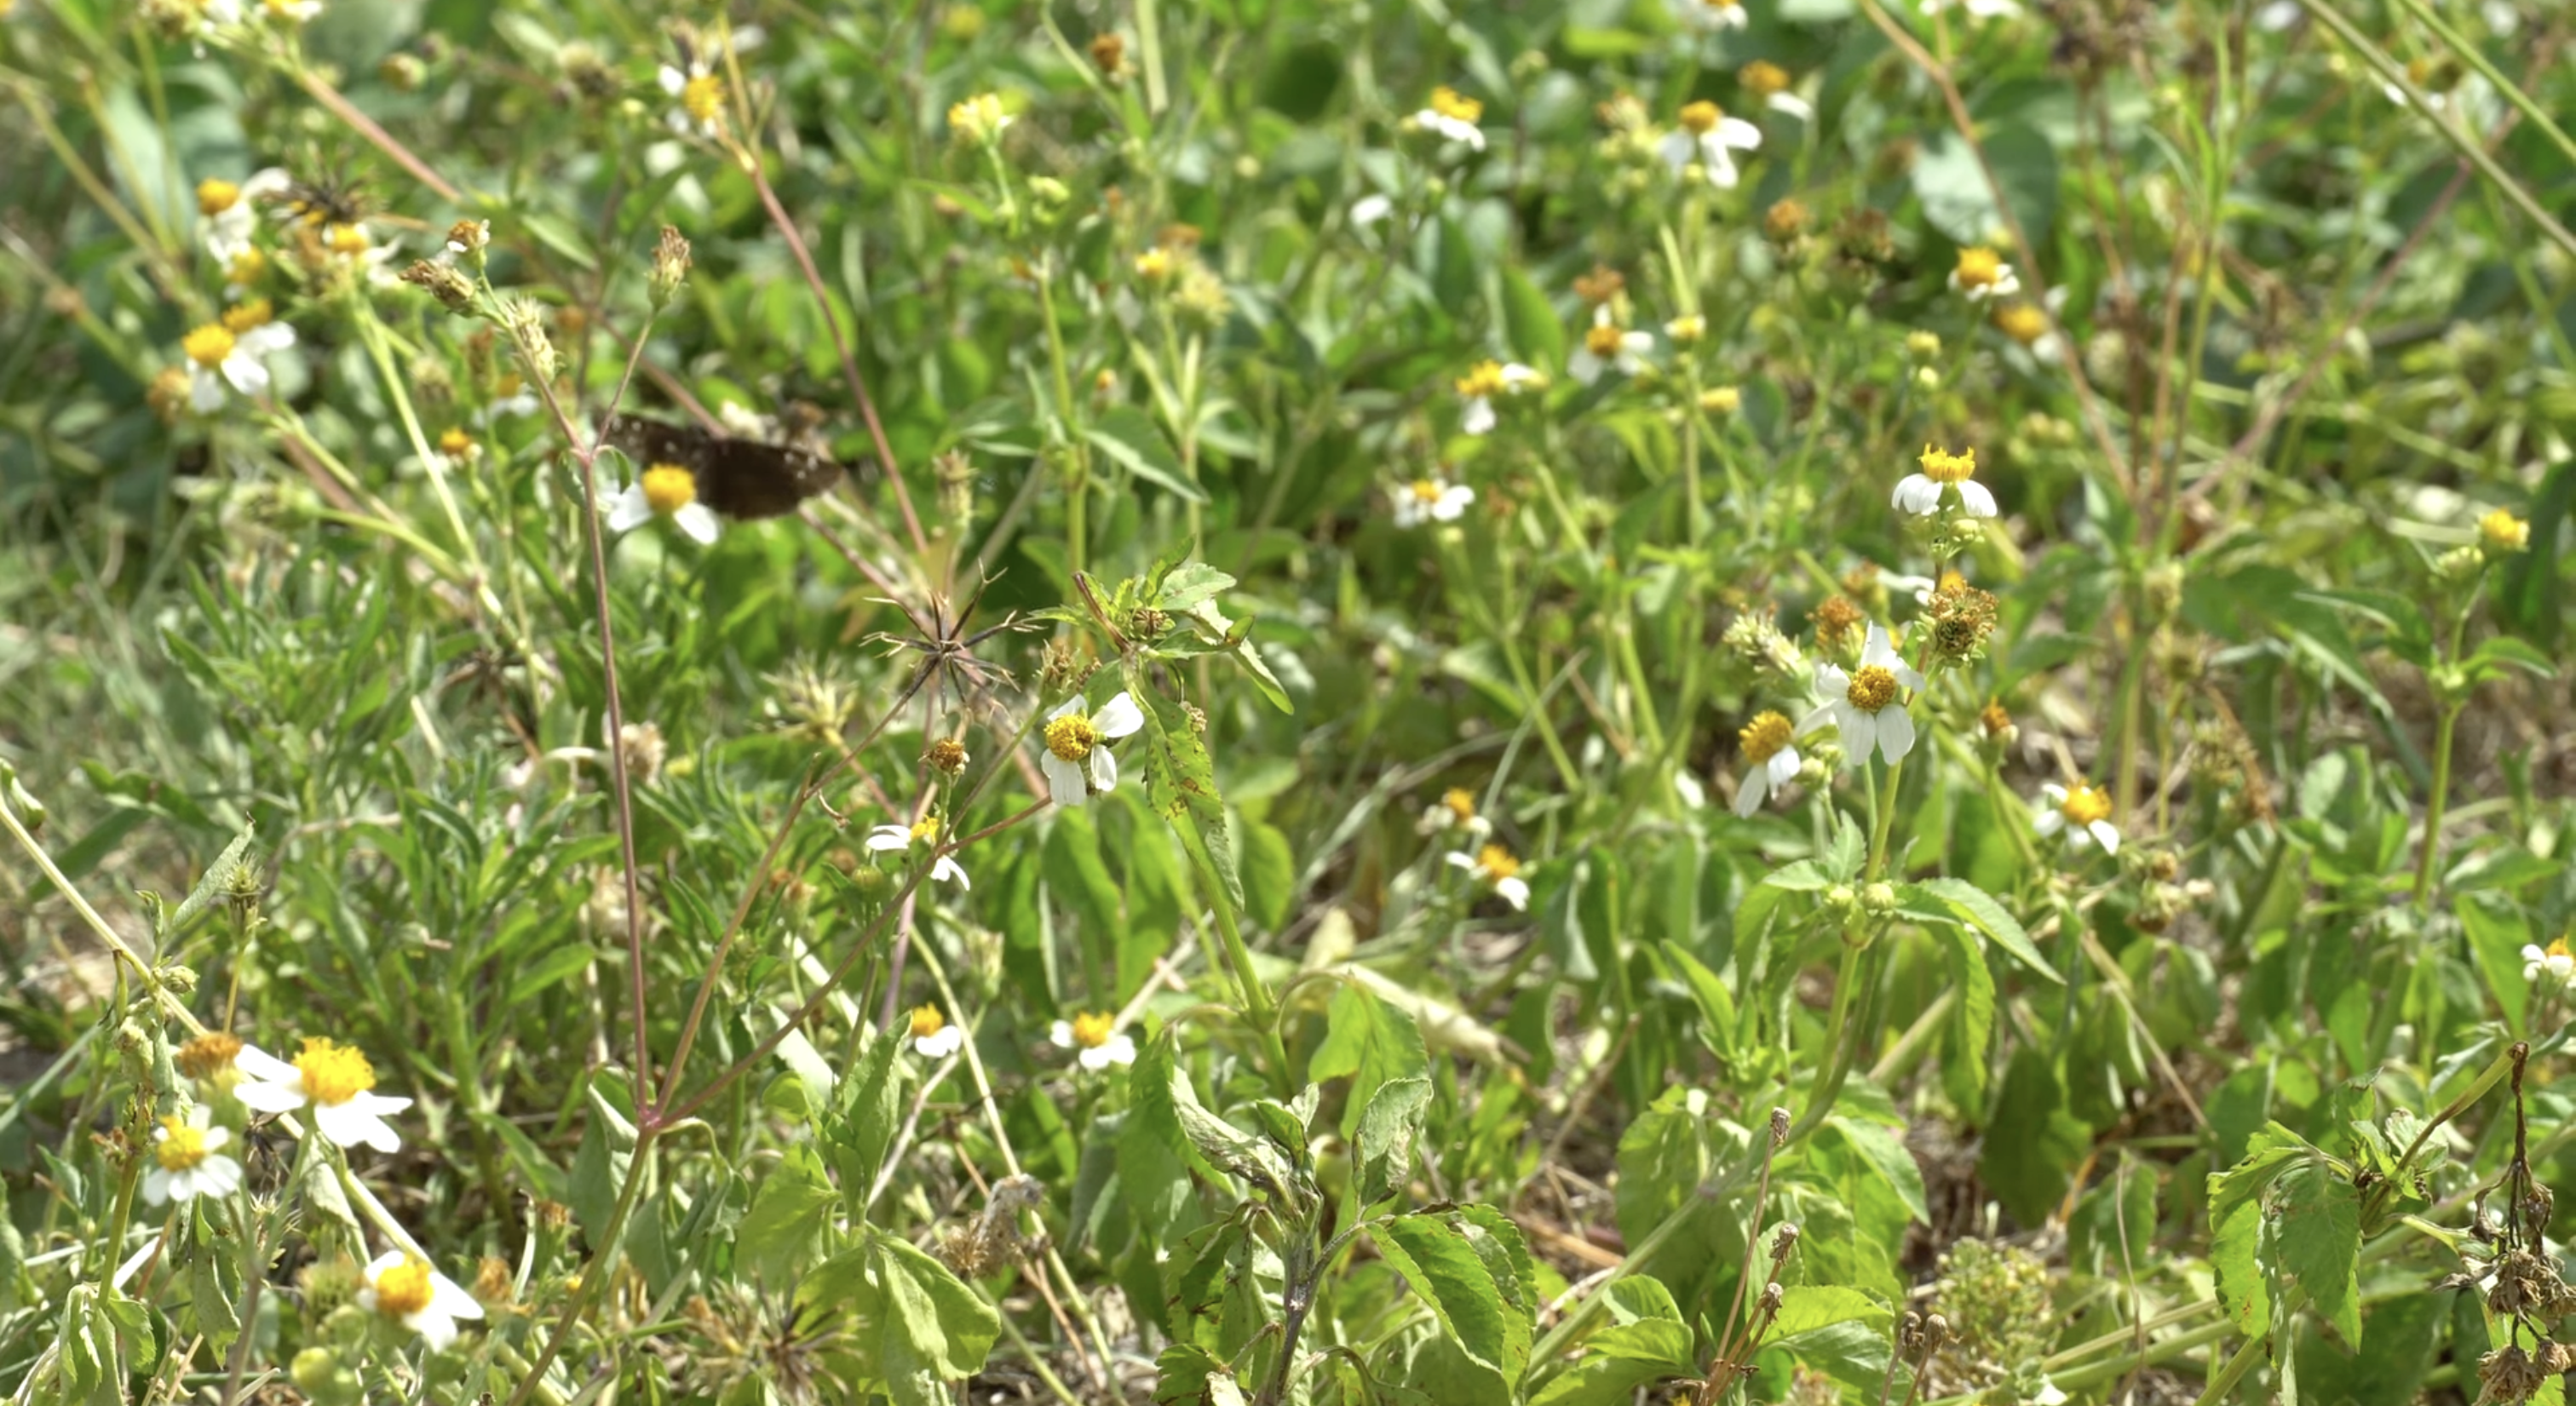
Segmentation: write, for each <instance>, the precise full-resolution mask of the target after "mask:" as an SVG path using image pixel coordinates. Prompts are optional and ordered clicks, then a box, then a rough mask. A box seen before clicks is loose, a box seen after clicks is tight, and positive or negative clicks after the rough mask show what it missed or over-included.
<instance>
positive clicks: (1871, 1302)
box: [1771, 1284, 1894, 1338]
mask: <svg viewBox="0 0 2576 1406" xmlns="http://www.w3.org/2000/svg"><path fill="white" fill-rule="evenodd" d="M1893 1316H1894V1315H1893V1313H1892V1312H1891V1311H1890V1310H1889V1308H1888V1306H1887V1305H1886V1304H1883V1303H1880V1302H1879V1301H1878V1300H1877V1299H1875V1298H1872V1297H1871V1296H1870V1295H1868V1294H1865V1293H1862V1292H1861V1291H1860V1290H1858V1289H1848V1288H1844V1287H1843V1286H1841V1285H1838V1284H1792V1285H1789V1286H1788V1287H1787V1288H1785V1289H1783V1290H1781V1291H1780V1312H1779V1314H1778V1315H1777V1316H1776V1317H1774V1318H1773V1319H1772V1322H1771V1331H1772V1333H1773V1334H1775V1335H1777V1336H1779V1337H1784V1338H1787V1337H1795V1336H1797V1335H1798V1334H1800V1333H1810V1332H1814V1331H1815V1330H1816V1329H1818V1328H1829V1327H1832V1326H1833V1325H1834V1324H1836V1323H1855V1322H1856V1323H1865V1324H1870V1325H1872V1326H1875V1325H1878V1324H1882V1323H1885V1322H1887V1321H1888V1319H1889V1318H1891V1317H1893Z"/></svg>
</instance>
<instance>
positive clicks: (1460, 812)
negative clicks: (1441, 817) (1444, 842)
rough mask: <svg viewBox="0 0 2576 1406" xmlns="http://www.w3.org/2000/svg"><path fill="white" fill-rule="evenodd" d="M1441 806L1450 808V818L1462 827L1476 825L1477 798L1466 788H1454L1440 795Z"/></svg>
mask: <svg viewBox="0 0 2576 1406" xmlns="http://www.w3.org/2000/svg"><path fill="white" fill-rule="evenodd" d="M1440 804H1442V805H1444V806H1447V807H1449V815H1450V818H1451V819H1452V820H1453V821H1454V822H1455V823H1457V824H1460V825H1473V824H1475V823H1476V798H1475V796H1474V795H1472V794H1470V793H1469V792H1468V790H1467V788H1466V787H1464V786H1452V787H1450V788H1449V789H1448V790H1447V791H1444V792H1442V793H1441V795H1440Z"/></svg>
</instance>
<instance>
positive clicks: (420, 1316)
mask: <svg viewBox="0 0 2576 1406" xmlns="http://www.w3.org/2000/svg"><path fill="white" fill-rule="evenodd" d="M403 1326H404V1327H406V1328H409V1329H411V1330H412V1331H414V1332H416V1333H418V1334H420V1340H421V1341H422V1342H425V1343H427V1344H429V1350H430V1351H432V1352H445V1351H446V1350H447V1349H448V1348H450V1347H452V1346H454V1345H455V1343H456V1320H455V1319H453V1318H450V1317H448V1316H447V1315H446V1314H444V1313H441V1312H439V1311H438V1307H437V1305H435V1304H433V1305H431V1306H430V1307H428V1308H424V1309H422V1310H420V1311H419V1312H418V1313H413V1314H407V1315H405V1316H404V1318H403Z"/></svg>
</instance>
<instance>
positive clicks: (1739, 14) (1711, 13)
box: [1677, 0, 1752, 30]
mask: <svg viewBox="0 0 2576 1406" xmlns="http://www.w3.org/2000/svg"><path fill="white" fill-rule="evenodd" d="M1677 3H1678V4H1679V5H1680V7H1681V12H1682V23H1684V24H1686V25H1689V26H1690V27H1691V28H1693V29H1708V30H1717V29H1742V28H1743V27H1744V26H1745V25H1746V24H1747V23H1749V22H1750V21H1751V19H1752V17H1751V16H1749V15H1747V14H1745V13H1744V5H1743V3H1742V0H1677Z"/></svg>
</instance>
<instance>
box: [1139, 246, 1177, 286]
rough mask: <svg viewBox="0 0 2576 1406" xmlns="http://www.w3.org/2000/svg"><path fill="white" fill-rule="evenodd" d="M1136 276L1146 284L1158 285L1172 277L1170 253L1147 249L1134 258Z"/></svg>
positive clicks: (1162, 250) (1169, 251)
mask: <svg viewBox="0 0 2576 1406" xmlns="http://www.w3.org/2000/svg"><path fill="white" fill-rule="evenodd" d="M1136 276H1137V277H1138V278H1141V279H1143V280H1145V281H1146V282H1147V283H1160V282H1162V281H1163V280H1164V279H1166V278H1169V277H1171V276H1172V251H1171V250H1169V249H1148V250H1146V251H1145V252H1144V253H1142V254H1139V255H1137V256H1136Z"/></svg>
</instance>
